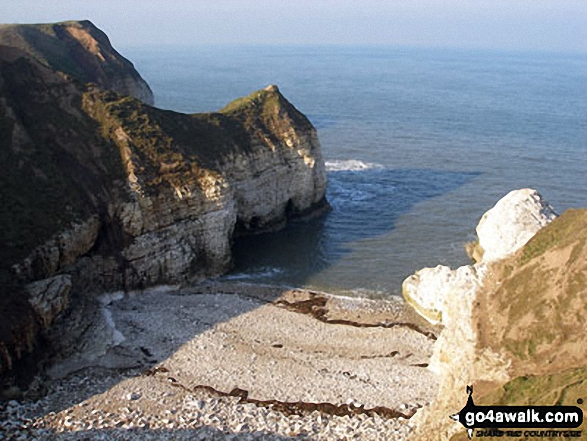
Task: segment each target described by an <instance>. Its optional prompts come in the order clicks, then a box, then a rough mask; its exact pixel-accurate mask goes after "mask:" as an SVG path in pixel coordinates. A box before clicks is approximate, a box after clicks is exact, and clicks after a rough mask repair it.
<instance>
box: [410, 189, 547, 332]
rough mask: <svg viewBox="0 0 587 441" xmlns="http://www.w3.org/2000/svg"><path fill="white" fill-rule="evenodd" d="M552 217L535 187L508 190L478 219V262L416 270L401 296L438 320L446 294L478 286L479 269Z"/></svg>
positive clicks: (433, 320)
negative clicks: (455, 266) (454, 266)
mask: <svg viewBox="0 0 587 441" xmlns="http://www.w3.org/2000/svg"><path fill="white" fill-rule="evenodd" d="M556 216H557V215H556V213H555V212H554V210H553V209H552V207H551V206H550V205H548V203H546V202H545V201H544V200H543V199H542V197H541V196H540V194H539V193H538V192H537V191H536V190H532V189H527V188H526V189H521V190H514V191H512V192H510V193H508V194H507V195H506V196H504V197H503V198H502V199H500V200H499V202H498V203H497V204H496V205H495V206H494V207H493V208H492V209H491V210H489V211H487V212H486V213H485V214H484V215H483V217H482V218H481V220H480V221H479V224H478V226H477V235H478V238H479V239H478V241H477V244H476V245H475V246H474V247H473V250H472V253H471V254H472V255H473V257H474V258H475V259H476V260H477V261H478V262H479V263H478V264H477V265H467V266H462V267H460V268H458V269H457V270H451V269H450V268H449V267H446V266H441V265H439V266H437V267H436V268H424V269H422V270H420V271H417V272H416V273H415V274H414V275H412V276H410V277H408V278H407V279H406V280H405V281H404V282H403V284H402V293H403V296H404V298H405V299H406V301H407V302H408V303H409V304H410V305H412V306H413V307H414V309H416V311H418V312H419V313H420V314H421V315H422V316H423V317H424V318H426V319H427V320H428V321H430V322H431V323H440V322H442V321H443V319H442V316H443V310H444V308H445V305H446V304H447V302H446V300H445V299H446V298H447V296H449V295H450V294H451V293H454V292H466V291H470V285H474V286H478V285H480V281H479V280H478V276H477V274H478V271H477V270H478V269H479V268H481V267H484V265H485V264H487V263H489V262H494V261H497V260H500V259H504V258H506V257H507V256H510V255H511V254H513V253H515V252H516V251H518V250H519V249H520V248H521V247H522V246H524V245H525V244H526V243H527V242H528V241H529V240H530V239H531V238H532V237H533V236H534V235H535V234H536V233H537V232H538V231H539V230H540V229H541V228H543V227H544V226H545V225H547V224H548V223H550V222H552V220H554V219H555V218H556ZM451 301H452V300H451ZM451 301H449V304H450V302H451Z"/></svg>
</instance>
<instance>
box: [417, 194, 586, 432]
mask: <svg viewBox="0 0 587 441" xmlns="http://www.w3.org/2000/svg"><path fill="white" fill-rule="evenodd" d="M523 193H525V194H529V195H534V194H535V193H533V192H531V191H528V190H523ZM522 196H523V194H522ZM515 197H516V194H515V193H513V194H510V195H508V197H507V198H508V199H509V201H511V200H514V199H515ZM531 197H532V196H531ZM532 199H534V198H533V197H532ZM522 200H527V198H525V197H524V198H522ZM534 200H536V199H534ZM504 205H507V204H498V205H496V207H503V206H504ZM535 206H542V207H545V205H544V204H542V203H537V204H536V205H535ZM530 211H531V212H533V211H532V210H530ZM540 212H542V213H544V212H546V213H552V210H551V209H550V208H549V207H547V209H546V210H544V211H542V210H541V211H540ZM494 215H495V213H492V214H490V215H486V216H484V222H488V221H490V222H491V221H492V217H493V216H494ZM521 217H522V219H527V218H525V216H524V215H521ZM531 217H532V218H534V219H535V217H534V216H531ZM546 217H549V215H548V214H547V216H546ZM536 222H543V220H540V219H539V220H536ZM523 224H525V225H527V224H528V223H527V222H525V221H524V222H523ZM532 224H533V225H534V226H531V227H530V228H534V227H535V224H534V222H532ZM479 230H481V236H483V235H484V234H485V232H486V230H485V229H484V228H481V229H478V231H479ZM490 231H491V229H490ZM503 231H512V229H511V228H510V229H508V228H507V225H506V226H504V229H503ZM480 238H481V237H480ZM524 242H525V244H523V245H522V246H521V248H520V249H519V250H517V251H516V252H514V253H513V254H510V253H511V252H512V246H511V245H508V246H506V247H502V248H501V249H502V250H504V251H503V252H504V253H507V255H504V256H502V257H501V259H500V260H492V261H489V262H488V261H485V260H482V261H481V262H478V263H476V264H475V265H472V266H469V267H463V268H459V269H458V270H457V271H456V272H453V273H451V272H450V271H447V270H438V269H437V270H436V271H427V272H425V273H424V274H426V275H427V276H428V277H433V276H434V275H435V274H440V275H441V276H442V277H441V279H442V280H441V281H439V282H438V283H437V284H436V286H440V290H439V292H441V297H442V301H438V303H436V304H435V305H441V306H440V307H439V308H440V309H441V312H442V323H443V325H444V329H443V330H442V332H441V334H440V336H439V338H438V341H437V343H436V344H435V347H434V353H433V356H432V359H431V362H430V366H429V368H430V369H431V370H432V371H433V372H435V373H436V374H437V375H438V379H439V391H438V397H437V398H436V400H435V401H434V402H433V403H432V404H431V405H429V406H427V407H425V408H424V409H422V410H421V411H419V412H418V413H417V414H416V416H415V417H414V418H413V422H414V423H415V424H416V425H417V430H416V432H415V433H414V435H413V437H412V439H414V440H416V439H459V440H464V439H467V437H466V434H464V431H463V427H462V426H461V425H460V424H458V423H455V422H454V421H452V420H450V419H449V418H448V416H449V415H452V414H454V413H456V412H458V411H459V410H460V409H461V408H462V407H463V406H464V404H465V402H466V393H465V389H466V386H467V385H473V386H474V390H475V401H476V403H477V404H478V405H483V404H486V405H489V404H493V405H499V404H502V405H503V404H509V405H529V404H535V405H554V404H568V405H576V402H577V401H576V399H578V398H581V396H582V395H581V393H584V391H585V390H587V362H586V361H585V357H584V354H585V347H587V319H586V318H585V315H584V314H582V313H577V311H584V310H585V309H586V308H587V280H586V279H585V276H584V274H586V272H587V247H586V244H587V210H569V211H567V212H565V213H563V215H562V216H561V217H560V218H557V219H555V220H553V221H552V222H551V223H549V224H548V225H547V226H545V227H544V228H542V229H540V231H538V232H537V233H536V234H535V235H534V237H532V238H531V239H529V240H524ZM526 242H527V243H526ZM484 243H488V242H484ZM512 243H515V241H514V240H511V241H510V244H512ZM493 249H496V250H497V249H499V247H498V246H495V247H494V248H493ZM494 255H495V254H494ZM412 277H413V276H412ZM410 283H414V284H416V283H415V281H414V280H412V282H410ZM408 286H410V285H409V284H408ZM422 286H424V287H434V286H435V285H434V283H433V282H432V281H430V280H426V279H425V281H424V283H423V284H422ZM408 289H411V288H408ZM412 302H414V300H413V298H412ZM418 311H419V312H422V311H424V310H423V309H420V310H418ZM427 318H430V315H429V314H428V316H427ZM563 392H564V393H563ZM583 430H584V427H583Z"/></svg>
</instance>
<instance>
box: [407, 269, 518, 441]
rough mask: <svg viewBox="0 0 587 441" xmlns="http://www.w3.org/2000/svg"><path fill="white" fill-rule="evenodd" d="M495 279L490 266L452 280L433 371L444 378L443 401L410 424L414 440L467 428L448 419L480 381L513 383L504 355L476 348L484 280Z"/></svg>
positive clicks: (444, 436)
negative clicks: (479, 298)
mask: <svg viewBox="0 0 587 441" xmlns="http://www.w3.org/2000/svg"><path fill="white" fill-rule="evenodd" d="M490 276H491V270H490V268H489V267H488V266H487V264H485V263H477V264H475V265H471V266H464V267H460V268H459V269H458V270H456V271H454V272H453V274H452V275H451V276H450V281H449V282H448V283H447V285H450V289H446V291H445V296H444V298H443V300H442V306H441V309H442V311H443V313H442V322H443V324H444V329H443V330H442V332H441V333H440V336H439V337H438V340H437V342H436V343H435V345H434V351H433V354H432V358H431V359H430V365H429V367H428V368H429V369H430V370H431V371H433V372H434V373H435V374H436V375H437V377H438V379H439V388H438V395H437V396H438V398H437V401H436V402H435V403H433V404H431V405H429V406H426V407H424V408H423V409H422V410H420V411H418V412H417V413H416V415H415V416H414V417H412V419H411V420H410V423H411V424H414V425H415V426H416V427H417V429H416V431H415V432H414V434H413V436H412V438H411V439H413V440H418V439H438V440H448V439H450V437H451V436H452V435H454V434H455V433H457V432H459V431H461V430H462V429H463V427H462V426H461V425H460V424H458V423H456V422H454V421H452V420H450V419H449V418H448V417H449V415H452V414H454V413H457V412H458V411H459V410H460V409H461V408H462V407H463V406H464V405H465V402H466V397H467V395H466V393H465V391H466V387H467V386H468V385H471V384H473V383H474V382H479V381H487V382H499V383H502V384H503V383H505V382H507V381H508V380H509V376H508V368H509V362H508V361H507V360H506V359H505V358H504V357H503V355H502V354H498V353H495V352H493V351H492V350H490V349H488V348H485V349H483V350H479V349H478V348H477V346H478V334H477V329H476V321H475V320H474V315H473V309H474V307H475V306H474V305H475V301H476V299H477V296H478V295H479V292H480V291H481V290H482V289H484V281H485V280H486V279H487V278H488V277H490ZM446 403H449V405H446Z"/></svg>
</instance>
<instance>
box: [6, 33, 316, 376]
mask: <svg viewBox="0 0 587 441" xmlns="http://www.w3.org/2000/svg"><path fill="white" fill-rule="evenodd" d="M7 29H9V30H10V31H11V34H10V35H12V34H16V35H17V36H21V34H22V35H25V36H26V35H28V33H27V32H29V30H30V29H33V30H35V32H37V31H38V30H39V29H41V30H45V29H49V30H52V31H51V32H53V33H54V34H55V35H53V34H51V35H53V36H52V38H53V40H51V45H50V48H51V51H49V52H46V51H45V52H42V51H41V52H42V54H46V53H49V54H50V55H51V56H53V55H55V54H59V55H60V56H62V57H63V58H59V60H61V61H64V60H67V59H68V58H67V57H65V55H64V54H69V56H72V55H71V54H72V53H71V52H70V51H69V49H68V47H67V45H68V44H69V43H67V42H69V40H68V39H69V38H70V37H64V35H65V34H64V33H67V34H71V35H74V36H75V35H77V38H81V39H82V40H83V41H82V43H84V44H86V46H88V45H89V46H88V47H86V46H83V45H82V46H83V47H85V48H86V51H87V52H88V54H87V57H90V58H91V57H98V58H99V59H101V58H100V54H102V55H101V56H102V58H104V59H106V60H109V59H110V58H108V56H107V53H110V52H108V51H106V50H105V49H104V48H109V47H110V46H109V45H106V43H107V39H106V37H105V36H104V35H103V34H102V33H101V32H100V31H97V30H96V29H95V28H94V27H93V26H91V25H90V24H89V23H87V22H82V23H69V22H68V23H63V24H59V25H34V26H32V28H30V29H29V28H28V27H26V26H23V27H19V26H17V27H9V28H4V29H3V30H2V31H3V32H4V33H5V34H6V32H8V31H7ZM15 29H16V30H18V32H16V30H15ZM72 29H73V30H78V31H79V32H82V31H83V32H86V31H87V32H89V34H88V35H90V36H92V37H93V38H95V39H96V41H97V42H98V43H99V44H98V46H96V45H95V44H94V43H92V42H91V41H89V40H88V38H89V37H87V38H86V37H83V38H82V37H81V36H80V34H79V33H78V32H74V31H72ZM31 32H32V31H31ZM39 32H40V31H39ZM47 32H49V31H47ZM0 34H1V32H0ZM49 34H50V32H49ZM0 37H1V35H0ZM58 37H59V38H58ZM19 38H20V37H19ZM23 38H24V37H23ZM39 38H41V37H39ZM43 38H44V37H43ZM72 38H73V37H72ZM6 40H7V39H6V36H4V37H3V38H0V41H3V42H4V43H6ZM25 40H26V39H25ZM33 40H34V42H37V43H38V42H39V41H41V40H36V39H33ZM33 40H31V41H33ZM20 41H21V40H17V42H20ZM26 41H29V40H26ZM42 41H44V40H42ZM64 42H65V43H64ZM29 43H30V41H29ZM30 44H32V43H30ZM39 44H40V43H39ZM44 44H45V43H43V45H42V47H41V49H43V50H44V49H46V47H45V46H44ZM80 44H81V43H80ZM60 45H62V46H66V47H62V46H60ZM17 46H20V44H18V45H17ZM100 48H101V49H100ZM25 49H27V50H26V51H24V50H22V49H21V48H20V47H7V46H0V159H1V160H2V163H3V164H4V167H5V169H4V173H3V174H2V176H0V193H1V196H2V201H3V204H4V210H3V211H2V213H0V225H1V227H2V228H1V229H0V235H1V239H2V240H1V241H2V243H3V244H6V246H3V247H2V249H1V250H0V263H1V269H2V270H1V271H0V276H2V278H3V279H8V280H9V281H10V283H16V284H17V285H19V286H20V288H19V287H16V288H15V290H14V291H11V294H10V295H9V296H7V297H6V298H5V299H4V301H5V302H6V304H7V305H8V306H7V310H9V309H10V308H11V307H12V306H10V305H12V303H14V302H16V303H18V304H20V303H19V302H20V301H21V299H20V297H23V296H24V297H25V298H28V299H29V300H28V301H27V302H25V304H23V305H24V306H23V307H25V308H29V309H28V313H29V315H27V317H32V318H31V320H32V321H31V322H30V323H28V324H27V325H26V329H33V328H34V329H46V328H47V327H48V326H49V325H50V324H51V323H53V322H54V321H55V320H56V319H57V320H58V318H57V317H58V315H59V313H60V312H61V311H63V310H64V308H68V309H67V311H68V314H69V315H70V316H71V315H73V316H75V314H76V312H75V311H76V308H77V310H79V311H78V315H80V318H79V320H78V321H79V322H80V323H82V322H83V320H82V315H83V313H84V312H83V311H86V310H85V309H84V308H91V304H93V303H95V299H93V298H92V295H93V294H95V293H99V292H102V291H103V290H117V289H127V290H128V289H141V288H144V287H147V286H150V285H154V284H160V283H168V284H178V283H179V284H181V283H186V282H188V281H191V280H194V279H202V278H205V277H209V276H213V275H218V274H221V273H222V272H225V271H226V270H227V269H228V268H229V267H230V265H231V243H232V239H233V237H234V234H235V231H236V232H238V234H252V233H256V232H259V231H266V230H270V229H276V228H280V227H282V226H283V225H284V224H285V223H286V221H287V220H288V219H290V218H292V217H295V216H301V215H306V214H310V213H316V212H317V211H319V210H321V209H323V208H325V207H327V206H328V204H327V203H326V200H325V191H326V174H325V168H324V160H323V158H322V154H321V151H320V145H319V142H318V138H317V134H316V130H315V129H314V127H313V126H312V124H311V123H310V122H309V121H308V119H307V118H306V117H305V116H304V115H303V114H301V113H300V112H299V111H298V110H297V109H295V107H294V106H292V105H291V104H290V103H289V102H288V101H287V100H286V99H285V98H284V97H283V95H282V94H281V93H280V91H279V90H278V88H277V87H276V86H270V87H268V88H266V89H264V90H261V91H258V92H255V93H254V94H252V95H251V96H249V97H245V98H242V99H239V100H236V101H235V102H233V103H231V104H229V105H228V106H227V107H226V108H224V109H222V110H220V111H219V112H217V113H211V114H196V115H186V114H180V113H176V112H171V111H166V110H160V109H157V108H154V107H151V106H148V105H145V104H144V103H142V102H141V101H140V100H138V99H136V98H133V97H132V96H125V95H120V94H119V93H116V92H121V91H123V92H125V93H130V91H128V90H121V89H120V88H117V87H114V90H115V91H112V90H104V89H105V88H109V87H113V86H112V84H114V83H109V82H107V81H102V82H99V81H98V84H96V81H95V79H91V81H93V82H92V83H85V81H87V80H88V79H87V78H85V77H84V76H83V75H81V74H79V72H78V71H77V70H76V72H77V74H78V75H74V74H75V72H67V71H66V70H65V68H61V70H59V67H55V66H54V62H53V61H52V60H53V58H50V57H48V56H45V57H43V56H41V55H39V53H41V52H39V51H40V50H41V49H38V48H37V46H34V45H32V46H31V47H30V48H29V47H28V46H27V48H25ZM78 49H79V48H78ZM76 50H77V49H76ZM79 50H81V49H79ZM92 51H93V52H92ZM112 51H113V50H112ZM73 60H78V61H79V60H82V61H83V60H85V58H84V57H81V56H80V57H75V58H73ZM116 60H118V59H116ZM122 60H124V59H122ZM118 61H120V60H118ZM120 62H121V63H123V61H120ZM123 64H124V63H123ZM70 67H71V66H70ZM76 69H77V68H76ZM88 69H89V71H91V72H94V73H96V72H95V71H94V68H93V67H91V66H90V67H89V68H88ZM107 71H108V72H110V71H111V69H107ZM64 72H65V73H66V74H67V75H64ZM98 74H99V72H98V73H96V75H98ZM73 77H75V79H72V78H73ZM111 79H112V78H110V80H111ZM116 84H118V83H116ZM135 95H136V94H135ZM55 277H66V278H68V279H67V280H68V284H70V289H69V288H68V289H60V290H57V289H56V285H54V284H53V282H52V281H54V280H55V279H54V278H55ZM60 280H61V281H62V282H63V281H64V279H60ZM39 281H43V282H39ZM35 283H36V284H41V285H43V286H45V288H46V289H45V288H43V289H37V288H39V285H36V284H35ZM31 284H32V285H31ZM24 285H27V286H28V287H32V288H31V289H28V291H27V289H25V288H24ZM62 285H63V284H62ZM53 288H55V289H53ZM27 292H28V293H29V294H27ZM32 292H36V293H40V292H43V294H39V295H36V294H31V293H32ZM57 293H61V294H62V298H61V299H60V298H58V297H59V295H58V294H57ZM27 304H28V306H26V305H27ZM67 305H69V306H67ZM39 325H40V326H39ZM19 326H21V325H19ZM21 327H22V326H21ZM15 332H16V331H15ZM31 332H32V331H31ZM17 333H18V332H17ZM15 335H16V334H15ZM27 335H28V334H27ZM7 338H8V340H3V343H0V350H2V351H3V352H4V353H5V354H8V355H7V357H8V358H10V354H13V355H14V354H20V353H21V352H23V351H24V352H27V351H28V350H29V349H30V346H31V344H29V340H30V339H26V341H27V345H28V347H27V349H26V350H24V349H22V350H21V349H18V350H16V349H14V347H13V346H14V345H13V342H11V341H10V337H7ZM1 345H4V346H1ZM17 346H18V345H17ZM19 347H20V346H19ZM10 348H12V349H10ZM15 356H16V358H19V357H20V355H15ZM12 362H13V360H12V361H9V362H2V363H1V364H0V373H1V372H2V371H4V370H5V369H6V368H7V367H8V366H9V365H12Z"/></svg>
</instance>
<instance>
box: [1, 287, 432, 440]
mask: <svg viewBox="0 0 587 441" xmlns="http://www.w3.org/2000/svg"><path fill="white" fill-rule="evenodd" d="M102 301H103V308H104V309H103V311H107V313H104V314H102V315H101V316H100V315H98V316H96V319H95V322H94V323H92V326H91V327H89V331H88V333H87V334H86V335H84V337H83V340H82V341H80V342H79V344H78V347H79V348H80V350H79V352H77V353H74V354H72V355H70V356H68V357H66V358H65V359H62V360H59V361H57V362H56V364H55V365H54V366H53V367H52V368H51V369H49V371H48V378H47V379H46V380H45V381H44V387H45V388H46V391H45V392H46V395H45V396H44V397H43V398H42V399H41V400H39V401H36V402H35V401H33V400H24V401H23V402H22V403H20V404H19V403H17V402H16V401H10V402H8V403H5V404H4V405H3V407H2V413H3V417H4V418H2V419H3V423H2V426H1V427H0V433H3V434H4V436H5V437H7V438H8V439H34V438H37V439H46V438H47V437H50V438H52V439H64V440H65V439H67V440H69V439H84V438H90V439H285V438H290V437H294V439H344V438H347V439H374V440H375V439H400V440H401V439H406V437H407V435H408V434H409V432H410V431H411V426H410V425H409V418H410V417H411V416H412V415H413V414H414V412H415V411H416V410H417V409H418V408H420V407H422V406H423V405H425V404H427V403H429V401H430V400H431V399H432V398H433V397H434V395H435V394H436V388H437V383H436V379H435V377H434V375H433V374H432V373H431V372H429V371H428V370H427V369H426V366H427V365H428V361H429V358H430V356H431V354H432V346H433V344H434V341H435V339H436V336H437V334H438V332H439V328H438V327H434V326H431V325H428V324H427V323H426V322H425V321H424V320H422V319H420V318H419V317H418V316H417V315H416V314H414V313H413V311H412V310H411V309H410V308H409V307H407V306H406V305H405V304H404V302H403V301H402V300H401V299H390V300H367V299H355V298H341V297H336V296H331V295H328V294H325V293H318V292H313V291H306V290H297V289H283V288H276V287H267V286H256V285H246V284H232V283H205V284H201V285H197V286H195V287H194V288H189V289H185V288H183V289H179V288H173V287H171V288H170V287H168V288H167V289H161V288H160V289H150V290H146V291H144V292H141V293H138V292H134V293H127V294H122V293H115V294H114V295H110V296H104V297H103V298H102Z"/></svg>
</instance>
